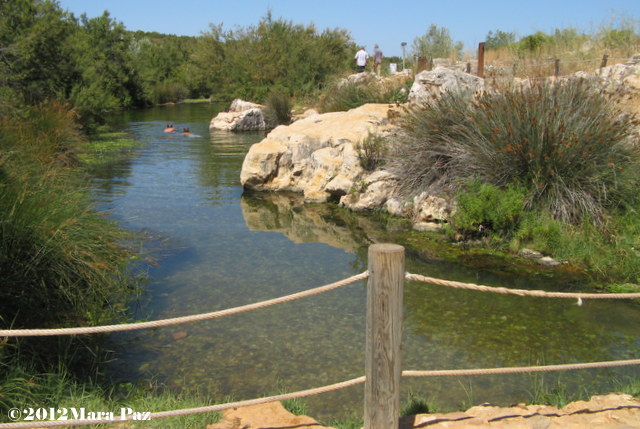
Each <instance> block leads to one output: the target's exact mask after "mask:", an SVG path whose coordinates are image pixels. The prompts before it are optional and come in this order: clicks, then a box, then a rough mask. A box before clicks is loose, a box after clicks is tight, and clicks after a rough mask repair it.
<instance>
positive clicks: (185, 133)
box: [182, 128, 191, 136]
mask: <svg viewBox="0 0 640 429" xmlns="http://www.w3.org/2000/svg"><path fill="white" fill-rule="evenodd" d="M182 135H183V136H190V135H191V131H189V128H183V129H182Z"/></svg>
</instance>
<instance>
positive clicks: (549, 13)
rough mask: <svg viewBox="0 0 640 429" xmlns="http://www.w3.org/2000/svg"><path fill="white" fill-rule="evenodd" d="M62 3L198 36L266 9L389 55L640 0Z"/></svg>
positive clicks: (604, 14)
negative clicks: (419, 41) (430, 33)
mask: <svg viewBox="0 0 640 429" xmlns="http://www.w3.org/2000/svg"><path fill="white" fill-rule="evenodd" d="M59 4H60V6H61V7H62V8H63V9H66V10H69V11H70V12H73V13H74V14H75V15H76V16H79V15H80V14H82V13H86V14H87V16H89V17H95V16H98V15H101V14H102V12H103V11H105V10H108V11H109V12H110V14H111V17H112V18H114V19H116V20H117V21H120V22H122V23H123V24H124V25H125V27H126V28H127V29H128V30H132V31H135V30H143V31H157V32H159V33H167V34H177V35H189V36H197V35H199V34H201V33H202V32H206V31H208V29H209V24H223V27H224V28H226V29H233V28H236V27H247V26H249V25H254V24H257V23H258V21H259V20H260V18H261V17H263V16H264V15H265V14H266V12H267V10H269V9H270V10H271V11H272V15H273V17H274V18H283V19H286V20H288V21H292V22H294V23H296V24H311V23H313V24H315V26H316V28H317V29H318V30H323V29H325V28H343V29H346V30H349V32H350V33H351V36H352V38H353V40H354V41H355V42H356V43H358V44H361V45H365V46H366V48H367V50H368V51H371V50H372V49H373V45H374V44H375V43H377V44H379V45H380V47H381V49H382V50H383V52H384V54H385V55H386V56H392V55H398V56H401V55H402V48H401V45H400V44H401V42H407V43H408V45H407V54H409V48H410V47H411V45H412V43H413V40H414V39H415V38H416V37H417V36H421V35H423V34H425V32H426V31H427V29H428V27H429V25H430V24H432V23H434V24H436V25H438V26H439V27H446V28H448V29H449V31H450V33H451V36H452V38H453V39H454V41H461V42H463V43H464V45H465V49H468V50H473V51H475V50H476V49H477V46H478V42H481V41H483V39H484V38H485V36H486V35H487V33H488V32H489V31H490V30H493V31H494V32H495V30H498V29H499V30H502V31H508V32H514V33H516V35H517V36H519V37H522V36H526V35H528V34H531V33H534V32H536V31H538V30H540V31H545V32H551V31H553V30H554V29H555V28H566V27H575V28H578V29H579V30H583V31H587V32H594V31H596V30H597V29H598V28H600V27H601V26H603V25H609V24H611V22H612V21H615V20H619V19H621V18H623V19H630V20H632V21H633V22H634V23H635V24H636V25H639V21H640V0H571V1H565V0H553V1H552V0H537V1H530V0H526V1H520V0H511V1H507V0H483V1H472V0H449V1H447V0H439V1H431V0H422V1H419V0H387V1H378V0H368V1H360V0H315V1H304V0H295V1H287V0H240V1H236V2H232V1H230V0H226V1H218V0H179V1H169V0H98V1H94V0H59Z"/></svg>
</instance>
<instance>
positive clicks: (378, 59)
mask: <svg viewBox="0 0 640 429" xmlns="http://www.w3.org/2000/svg"><path fill="white" fill-rule="evenodd" d="M383 58H384V56H383V55H382V51H381V50H380V48H379V47H378V45H377V44H376V45H374V46H373V68H374V70H375V71H376V74H377V75H378V76H380V74H381V73H382V59H383Z"/></svg>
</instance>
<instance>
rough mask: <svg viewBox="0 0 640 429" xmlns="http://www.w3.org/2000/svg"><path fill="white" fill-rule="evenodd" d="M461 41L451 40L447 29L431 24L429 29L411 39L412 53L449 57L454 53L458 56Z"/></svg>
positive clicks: (460, 49) (459, 54) (422, 55)
mask: <svg viewBox="0 0 640 429" xmlns="http://www.w3.org/2000/svg"><path fill="white" fill-rule="evenodd" d="M462 48H463V44H462V42H455V43H454V42H453V39H452V38H451V35H450V34H449V30H448V29H447V28H445V27H438V26H437V25H436V24H431V26H430V27H429V30H428V31H427V32H426V33H425V34H424V35H423V36H419V37H416V38H415V39H414V40H413V53H414V54H415V55H417V56H419V57H431V58H449V57H450V56H452V55H455V57H456V58H459V57H460V56H461V54H462Z"/></svg>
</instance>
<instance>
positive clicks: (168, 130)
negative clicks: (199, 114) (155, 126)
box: [164, 124, 176, 133]
mask: <svg viewBox="0 0 640 429" xmlns="http://www.w3.org/2000/svg"><path fill="white" fill-rule="evenodd" d="M164 132H165V133H175V132H176V129H175V128H174V127H173V124H167V127H166V128H165V129H164Z"/></svg>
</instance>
